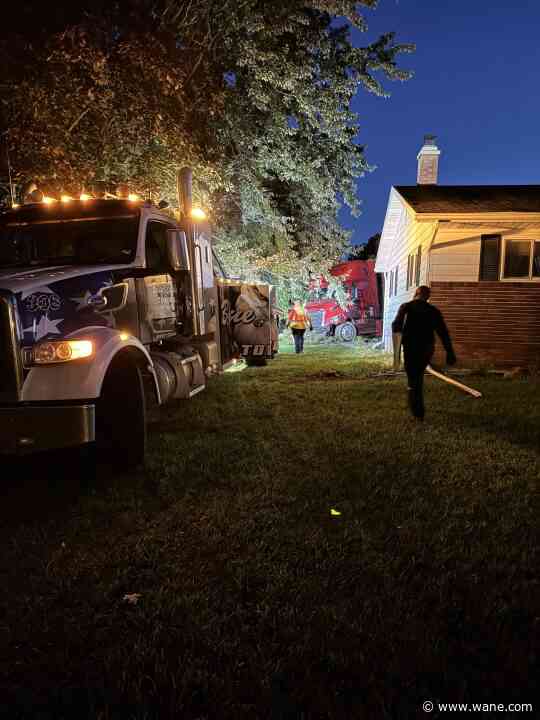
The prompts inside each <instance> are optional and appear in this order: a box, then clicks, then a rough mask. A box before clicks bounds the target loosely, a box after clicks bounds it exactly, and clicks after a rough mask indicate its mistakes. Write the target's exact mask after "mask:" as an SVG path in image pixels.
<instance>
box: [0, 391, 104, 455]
mask: <svg viewBox="0 0 540 720" xmlns="http://www.w3.org/2000/svg"><path fill="white" fill-rule="evenodd" d="M95 437H96V435H95V406H94V405H92V404H90V403H88V404H81V405H12V406H11V407H0V454H2V455H15V454H17V455H21V454H27V453H32V452H39V451H41V450H57V449H60V448H67V447H73V446H75V445H83V444H84V443H88V442H93V441H94V440H95Z"/></svg>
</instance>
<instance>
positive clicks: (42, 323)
mask: <svg viewBox="0 0 540 720" xmlns="http://www.w3.org/2000/svg"><path fill="white" fill-rule="evenodd" d="M63 320H64V318H60V319H59V320H50V319H49V318H48V317H47V315H43V316H42V317H41V318H40V319H39V322H36V321H35V320H34V323H33V325H32V327H28V328H24V331H23V332H24V334H25V335H27V334H28V335H33V338H34V341H38V340H41V338H44V337H45V336H46V335H61V331H60V330H59V329H58V325H59V324H60V323H61V322H63Z"/></svg>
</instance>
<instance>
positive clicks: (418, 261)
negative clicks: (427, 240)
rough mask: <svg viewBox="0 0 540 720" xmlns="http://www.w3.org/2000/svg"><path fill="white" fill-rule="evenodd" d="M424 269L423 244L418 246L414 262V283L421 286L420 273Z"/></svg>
mask: <svg viewBox="0 0 540 720" xmlns="http://www.w3.org/2000/svg"><path fill="white" fill-rule="evenodd" d="M421 270H422V246H421V245H419V246H418V247H417V248H416V261H415V263H414V285H415V287H420V275H421Z"/></svg>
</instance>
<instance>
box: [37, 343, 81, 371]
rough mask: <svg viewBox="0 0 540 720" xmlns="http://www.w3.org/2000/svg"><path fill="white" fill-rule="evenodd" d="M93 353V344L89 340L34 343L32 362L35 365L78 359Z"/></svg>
mask: <svg viewBox="0 0 540 720" xmlns="http://www.w3.org/2000/svg"><path fill="white" fill-rule="evenodd" d="M93 354H94V346H93V344H92V341H91V340H60V341H57V342H46V343H41V344H39V345H36V347H35V348H34V351H33V362H34V364H35V365H47V364H50V363H62V362H68V361H69V360H80V359H81V358H86V357H90V356H91V355H93Z"/></svg>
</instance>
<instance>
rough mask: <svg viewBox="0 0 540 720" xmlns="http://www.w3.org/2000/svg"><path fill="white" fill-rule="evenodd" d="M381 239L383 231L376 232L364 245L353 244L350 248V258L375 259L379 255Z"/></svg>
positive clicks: (348, 257)
mask: <svg viewBox="0 0 540 720" xmlns="http://www.w3.org/2000/svg"><path fill="white" fill-rule="evenodd" d="M380 240H381V233H375V235H372V236H371V237H370V238H369V239H368V241H367V242H366V243H364V244H363V245H351V246H350V248H349V254H348V256H347V259H348V260H375V258H376V257H377V250H378V249H379V242H380Z"/></svg>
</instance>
